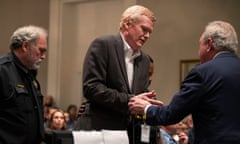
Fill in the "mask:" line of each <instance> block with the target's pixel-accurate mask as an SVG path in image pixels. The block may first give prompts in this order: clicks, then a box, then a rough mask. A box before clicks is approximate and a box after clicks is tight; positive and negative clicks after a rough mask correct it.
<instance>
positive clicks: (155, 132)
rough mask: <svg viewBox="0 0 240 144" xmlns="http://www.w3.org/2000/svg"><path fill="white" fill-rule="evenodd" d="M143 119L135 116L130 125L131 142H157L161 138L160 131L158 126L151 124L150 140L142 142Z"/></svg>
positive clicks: (138, 143)
mask: <svg viewBox="0 0 240 144" xmlns="http://www.w3.org/2000/svg"><path fill="white" fill-rule="evenodd" d="M142 124H144V120H143V119H136V118H133V119H132V120H131V122H130V124H129V126H128V137H129V144H157V143H158V142H159V140H160V132H159V128H158V127H157V126H150V142H149V143H144V142H141V125H142Z"/></svg>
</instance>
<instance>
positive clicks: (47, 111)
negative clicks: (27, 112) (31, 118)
mask: <svg viewBox="0 0 240 144" xmlns="http://www.w3.org/2000/svg"><path fill="white" fill-rule="evenodd" d="M57 109H58V108H57V107H44V114H43V116H44V128H45V129H46V128H47V127H48V123H49V121H50V119H51V115H52V114H53V113H54V112H55V111H56V110H57Z"/></svg>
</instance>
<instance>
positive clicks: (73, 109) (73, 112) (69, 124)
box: [67, 104, 77, 130]
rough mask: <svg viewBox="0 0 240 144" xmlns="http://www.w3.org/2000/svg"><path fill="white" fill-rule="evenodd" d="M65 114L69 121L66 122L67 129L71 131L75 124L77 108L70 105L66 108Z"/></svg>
mask: <svg viewBox="0 0 240 144" xmlns="http://www.w3.org/2000/svg"><path fill="white" fill-rule="evenodd" d="M67 113H68V114H69V120H68V121H67V127H68V129H69V130H72V129H73V127H74V126H75V125H76V123H77V106H76V105H74V104H70V105H69V106H68V108H67Z"/></svg>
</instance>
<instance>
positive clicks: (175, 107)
mask: <svg viewBox="0 0 240 144" xmlns="http://www.w3.org/2000/svg"><path fill="white" fill-rule="evenodd" d="M239 102H240V60H239V58H238V57H237V56H236V55H234V54H233V53H230V52H227V53H221V54H219V55H218V56H217V57H216V58H214V59H213V60H211V61H209V62H206V63H204V64H201V65H199V66H197V67H195V68H193V69H192V71H191V72H190V73H189V74H188V76H187V77H186V78H185V80H184V81H183V83H182V86H181V89H180V91H179V92H178V93H177V94H176V95H175V96H174V97H173V99H172V101H171V102H170V104H169V105H167V106H162V107H156V106H150V107H149V109H148V110H147V120H146V121H147V123H148V124H151V125H160V124H161V125H169V124H173V123H176V122H178V121H180V120H182V119H183V118H184V117H185V116H187V115H188V114H190V113H191V114H192V117H193V122H194V134H195V138H194V143H195V144H230V143H239V142H240V114H238V112H237V111H238V110H240V104H239Z"/></svg>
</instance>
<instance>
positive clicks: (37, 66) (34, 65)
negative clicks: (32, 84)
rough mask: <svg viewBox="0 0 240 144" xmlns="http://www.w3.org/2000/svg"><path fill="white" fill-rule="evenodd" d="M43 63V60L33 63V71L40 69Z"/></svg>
mask: <svg viewBox="0 0 240 144" xmlns="http://www.w3.org/2000/svg"><path fill="white" fill-rule="evenodd" d="M41 62H42V60H41V59H38V60H36V61H35V62H34V63H33V65H32V68H31V69H33V70H37V69H39V68H40V65H41Z"/></svg>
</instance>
